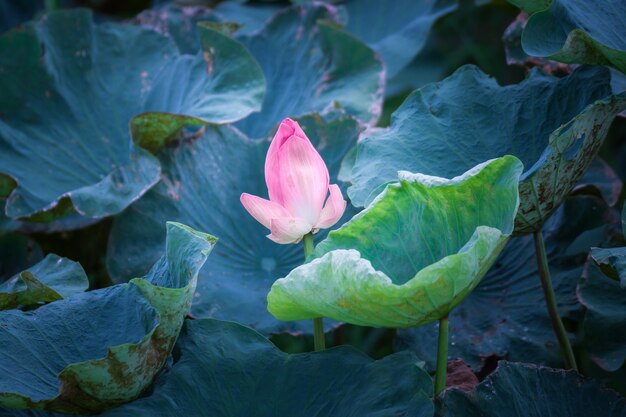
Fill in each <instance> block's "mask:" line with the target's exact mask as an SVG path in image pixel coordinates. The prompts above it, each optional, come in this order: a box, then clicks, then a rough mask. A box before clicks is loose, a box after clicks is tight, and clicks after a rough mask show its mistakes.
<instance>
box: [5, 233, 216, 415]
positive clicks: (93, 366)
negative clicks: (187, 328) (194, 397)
mask: <svg viewBox="0 0 626 417" xmlns="http://www.w3.org/2000/svg"><path fill="white" fill-rule="evenodd" d="M214 244H215V238H213V237H211V236H209V235H206V234H204V233H200V232H196V231H194V230H192V229H190V228H188V227H187V226H184V225H181V224H177V223H168V224H167V239H166V243H165V254H164V256H163V257H162V258H161V259H160V260H159V261H158V262H157V263H156V264H155V265H154V267H153V268H152V270H151V271H150V272H149V274H148V275H147V276H146V277H145V278H135V279H133V280H131V282H130V283H129V284H120V285H116V286H113V287H109V288H105V289H101V290H96V291H91V292H87V293H82V294H78V295H73V296H70V297H68V298H66V299H64V300H60V301H55V302H52V303H50V304H47V305H45V306H43V307H40V308H38V309H37V310H35V311H32V312H23V311H20V310H9V311H2V312H0V344H1V345H2V346H3V349H2V350H1V351H0V369H1V370H2V373H3V374H4V375H7V376H10V377H7V378H4V379H0V405H2V406H5V407H11V408H33V409H49V410H55V411H66V412H74V413H77V412H78V413H81V412H84V413H92V412H95V411H100V410H103V409H106V408H110V407H111V406H114V405H117V404H120V403H124V402H127V401H130V400H133V399H135V398H137V397H138V396H139V395H140V394H141V393H142V392H143V391H144V390H145V389H146V388H147V387H148V386H149V385H150V384H151V383H152V381H153V379H154V377H155V376H156V374H157V373H158V371H159V370H160V369H161V367H162V366H163V364H164V363H165V360H166V358H167V356H168V355H169V353H170V352H171V350H172V348H173V346H174V343H175V341H176V338H177V337H178V333H179V331H180V329H181V326H182V324H183V319H184V317H185V314H186V313H187V312H188V310H189V306H190V305H191V298H192V294H193V291H194V290H195V286H196V280H197V276H198V271H199V269H200V268H201V267H202V265H203V264H204V261H205V260H206V257H207V256H208V254H209V252H210V251H211V249H212V247H213V245H214Z"/></svg>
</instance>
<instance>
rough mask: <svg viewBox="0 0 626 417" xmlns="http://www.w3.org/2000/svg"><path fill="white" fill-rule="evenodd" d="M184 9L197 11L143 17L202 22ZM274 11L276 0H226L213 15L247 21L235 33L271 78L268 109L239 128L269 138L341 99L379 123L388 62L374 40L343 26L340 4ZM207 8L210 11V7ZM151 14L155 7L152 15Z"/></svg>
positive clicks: (174, 28) (175, 25) (163, 27)
mask: <svg viewBox="0 0 626 417" xmlns="http://www.w3.org/2000/svg"><path fill="white" fill-rule="evenodd" d="M159 10H160V9H157V11H156V16H159V14H158V13H159V12H158V11H159ZM166 10H167V9H166ZM184 10H189V11H188V12H185V11H183V16H179V15H180V12H175V13H173V14H172V15H170V14H169V13H167V14H166V15H165V17H163V18H162V19H161V18H156V19H143V22H142V23H143V24H147V25H148V26H151V27H153V28H155V29H156V30H159V31H163V32H165V33H174V34H180V33H183V32H185V30H186V29H185V27H187V26H188V25H189V24H190V23H191V22H193V21H194V17H193V15H192V10H195V9H184ZM272 10H274V11H275V10H278V9H277V8H276V6H275V5H265V4H264V5H248V4H236V3H230V2H226V3H222V4H220V5H218V6H217V7H216V8H215V10H214V12H213V14H211V15H210V18H211V19H215V20H219V21H222V22H232V23H236V24H241V25H243V29H244V30H238V31H236V32H235V34H234V36H235V38H236V39H238V40H239V41H241V42H242V43H243V44H244V45H245V46H246V47H247V48H248V49H249V50H250V52H251V53H252V55H254V57H255V58H256V60H257V61H258V62H259V64H260V65H261V67H262V69H263V73H264V74H265V77H266V79H267V93H266V95H265V100H264V102H263V106H262V109H261V111H260V112H259V113H256V114H253V115H251V116H249V117H247V118H246V119H245V120H243V121H241V122H239V123H238V124H237V126H238V127H239V128H240V129H241V130H242V131H243V132H244V133H246V134H247V135H248V136H250V137H253V138H262V137H265V136H266V135H268V133H269V131H270V130H271V129H273V128H274V126H275V125H276V124H277V123H278V122H279V121H280V120H282V119H283V118H285V117H295V116H301V115H304V114H307V113H312V112H324V111H327V110H328V109H331V108H333V107H335V106H336V105H339V106H341V107H342V108H344V109H345V110H346V111H347V112H348V113H349V114H351V115H353V116H355V117H357V118H359V119H361V120H364V121H368V122H375V121H376V120H377V119H378V117H379V116H380V111H381V106H382V93H383V86H384V74H383V67H382V63H381V62H380V60H379V58H377V56H376V54H375V53H374V51H372V50H371V49H370V48H369V47H368V46H367V45H365V44H364V43H363V42H361V41H359V40H358V39H356V38H354V37H352V35H350V34H348V33H347V32H345V31H343V30H340V29H338V28H337V23H338V19H339V18H338V16H337V13H336V9H335V8H333V7H331V6H328V5H324V4H320V3H317V4H308V5H302V6H292V7H288V8H284V9H282V10H279V11H278V12H276V13H274V14H271V11H272ZM185 13H187V16H185ZM203 13H206V14H207V15H208V11H206V10H205V11H204V12H203ZM151 15H152V16H154V13H150V14H148V15H147V16H151ZM270 15H271V17H270ZM267 18H269V20H267V21H266V22H265V20H266V19H267ZM181 26H182V28H181ZM175 38H176V39H177V41H178V42H182V44H183V45H184V46H183V47H184V48H185V49H188V50H193V48H194V47H197V46H195V45H194V44H193V42H194V40H193V39H192V38H191V37H189V36H185V37H181V36H179V35H175Z"/></svg>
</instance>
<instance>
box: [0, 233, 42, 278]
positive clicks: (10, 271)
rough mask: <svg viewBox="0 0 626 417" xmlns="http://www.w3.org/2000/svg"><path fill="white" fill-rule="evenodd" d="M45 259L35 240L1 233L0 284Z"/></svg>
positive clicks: (15, 234)
mask: <svg viewBox="0 0 626 417" xmlns="http://www.w3.org/2000/svg"><path fill="white" fill-rule="evenodd" d="M42 259H43V253H42V251H41V247H40V246H39V245H38V244H37V242H35V241H34V240H32V239H30V238H28V237H26V236H24V235H20V234H17V233H6V232H0V283H2V282H4V281H6V280H7V279H9V278H11V277H12V276H14V275H15V274H17V273H19V272H20V271H23V270H25V269H26V268H28V267H29V266H31V265H34V264H36V263H37V262H39V261H40V260H42Z"/></svg>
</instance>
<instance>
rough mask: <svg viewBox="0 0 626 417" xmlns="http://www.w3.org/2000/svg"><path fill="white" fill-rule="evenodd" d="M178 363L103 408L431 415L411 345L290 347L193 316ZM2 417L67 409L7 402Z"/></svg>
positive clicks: (152, 414)
mask: <svg viewBox="0 0 626 417" xmlns="http://www.w3.org/2000/svg"><path fill="white" fill-rule="evenodd" d="M174 356H175V363H174V364H173V366H172V367H171V369H169V371H168V372H167V373H163V374H162V375H161V376H159V378H158V379H157V382H156V384H155V388H154V391H153V392H152V393H151V394H150V395H148V396H146V397H144V398H141V399H138V400H136V401H134V402H132V403H130V404H126V405H122V406H120V407H118V408H115V409H113V410H110V411H108V412H105V413H103V414H101V415H102V416H103V417H114V416H124V417H126V416H133V417H156V416H190V417H191V416H202V415H207V416H209V415H210V416H227V415H241V416H244V415H245V416H247V417H261V416H270V415H271V416H298V417H309V416H310V417H313V416H326V415H333V416H342V417H380V416H388V415H398V416H400V415H407V416H408V415H410V416H416V417H432V415H433V413H434V406H433V403H432V401H431V400H430V396H431V395H432V382H431V379H430V376H429V375H428V374H427V373H426V372H425V371H424V370H423V369H421V368H420V367H419V366H418V365H417V359H416V358H415V357H414V356H412V355H410V354H408V353H407V352H404V353H400V354H395V355H391V356H388V357H386V358H384V359H382V360H378V361H373V360H372V359H370V358H368V357H367V356H365V355H363V354H362V353H360V352H358V351H356V350H355V349H353V348H351V347H347V346H341V347H337V348H334V349H329V350H326V351H324V352H319V353H302V354H291V355H290V354H286V353H283V352H281V351H280V350H278V349H277V348H276V347H275V346H274V345H273V344H272V343H271V342H270V341H269V340H267V339H265V338H264V337H263V336H261V335H260V334H259V333H257V332H255V331H253V330H251V329H249V328H246V327H244V326H241V325H239V324H236V323H232V322H223V321H218V320H210V319H201V320H187V321H186V322H185V326H184V327H183V330H182V332H181V335H180V338H179V341H178V343H177V345H176V348H175V355H174ZM0 416H1V417H60V416H61V414H57V413H47V412H32V411H16V410H6V409H4V410H3V409H1V408H0Z"/></svg>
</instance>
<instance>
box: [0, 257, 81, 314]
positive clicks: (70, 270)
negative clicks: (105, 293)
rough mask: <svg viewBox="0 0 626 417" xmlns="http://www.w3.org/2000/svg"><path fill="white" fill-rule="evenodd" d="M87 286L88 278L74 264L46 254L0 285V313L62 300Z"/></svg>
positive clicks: (75, 263) (78, 266) (77, 265)
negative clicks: (0, 311) (19, 307)
mask: <svg viewBox="0 0 626 417" xmlns="http://www.w3.org/2000/svg"><path fill="white" fill-rule="evenodd" d="M88 287H89V279H87V275H86V274H85V271H84V270H83V268H82V267H81V266H80V264H79V263H78V262H74V261H71V260H69V259H67V258H61V257H60V256H57V255H54V254H49V255H48V256H46V257H45V258H44V259H43V260H42V261H41V262H38V263H37V264H35V265H33V266H31V267H30V268H28V269H27V270H25V271H22V272H20V273H19V274H17V275H14V276H13V277H11V278H9V279H7V280H6V281H4V282H3V283H1V284H0V310H9V309H12V308H16V307H18V306H30V305H34V304H39V303H49V302H52V301H56V300H62V299H64V298H67V297H70V296H72V295H75V294H79V293H81V292H84V291H86V290H87V288H88Z"/></svg>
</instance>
